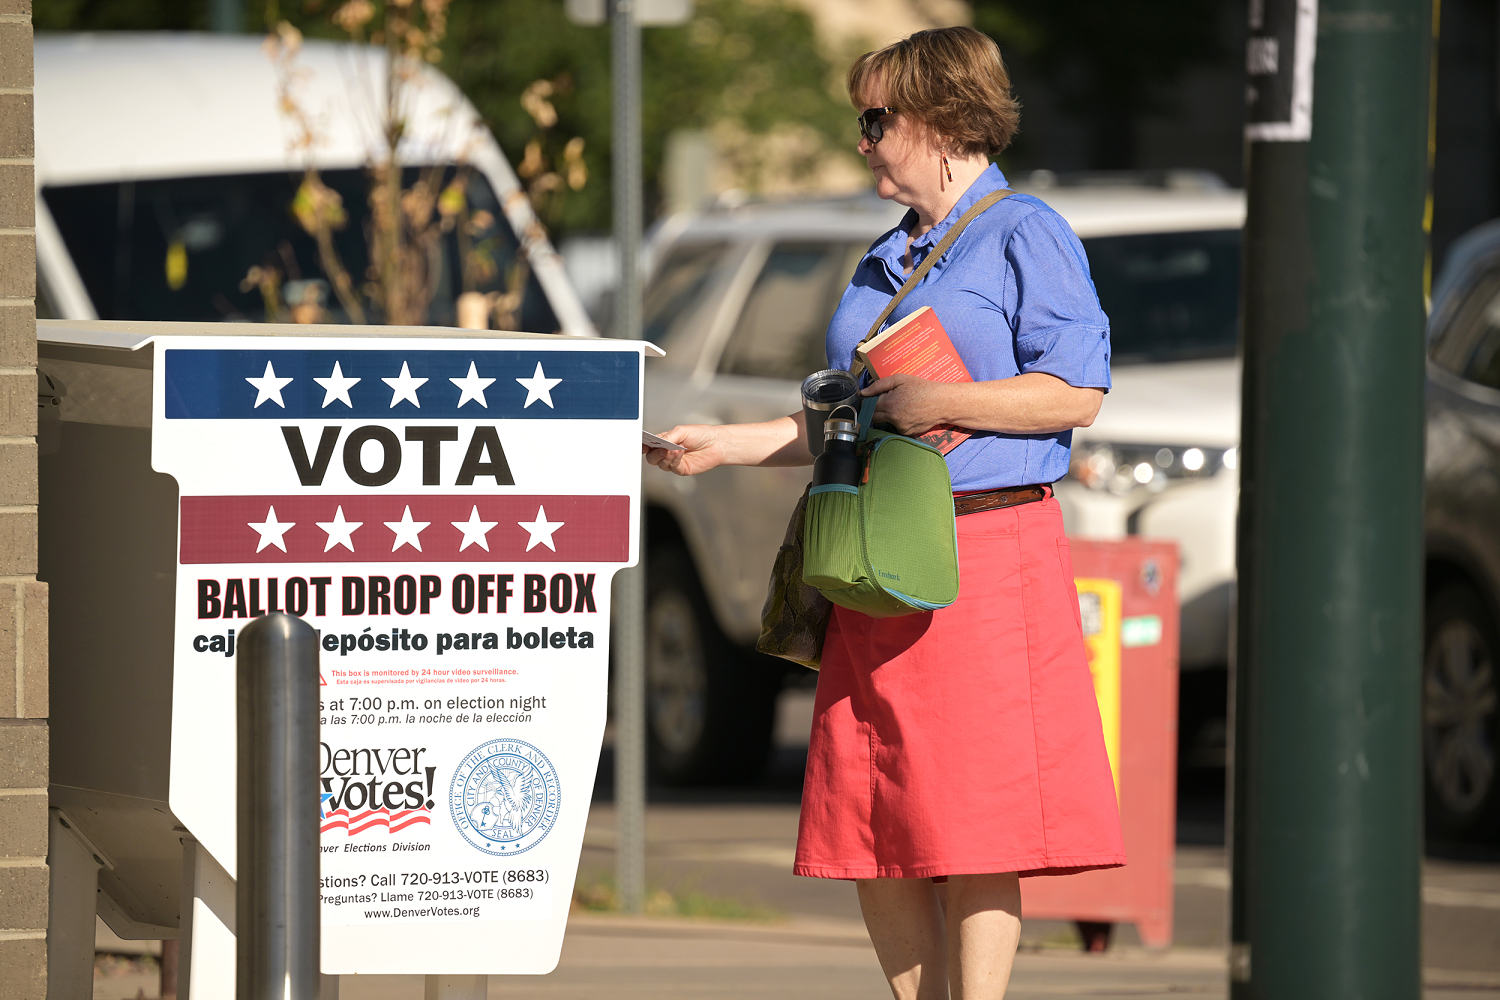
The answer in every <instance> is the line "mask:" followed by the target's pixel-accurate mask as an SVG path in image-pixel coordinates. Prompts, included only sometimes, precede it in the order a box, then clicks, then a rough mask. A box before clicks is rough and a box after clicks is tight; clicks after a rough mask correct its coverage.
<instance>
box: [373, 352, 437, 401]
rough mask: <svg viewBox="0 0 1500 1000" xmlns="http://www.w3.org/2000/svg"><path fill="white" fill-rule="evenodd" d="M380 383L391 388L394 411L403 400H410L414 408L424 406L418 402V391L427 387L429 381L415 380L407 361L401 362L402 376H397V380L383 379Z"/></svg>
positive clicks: (423, 379)
mask: <svg viewBox="0 0 1500 1000" xmlns="http://www.w3.org/2000/svg"><path fill="white" fill-rule="evenodd" d="M380 381H382V382H384V383H385V384H386V385H388V386H390V387H391V408H392V409H394V408H395V406H396V404H397V403H399V402H401V401H402V400H403V399H407V400H410V401H411V405H413V406H416V407H421V405H422V404H421V403H419V402H417V390H418V389H420V388H421V387H422V386H424V385H426V384H427V380H426V379H425V378H413V377H412V374H411V369H410V368H408V367H407V364H406V362H405V361H403V362H401V374H400V375H397V376H396V377H395V378H383V379H381V380H380Z"/></svg>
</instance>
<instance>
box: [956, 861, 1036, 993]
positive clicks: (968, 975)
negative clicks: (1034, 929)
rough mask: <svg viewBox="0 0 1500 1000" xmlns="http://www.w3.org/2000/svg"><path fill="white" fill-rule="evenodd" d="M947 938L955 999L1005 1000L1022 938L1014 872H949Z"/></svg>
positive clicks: (1016, 878) (1018, 895)
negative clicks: (969, 873) (995, 873)
mask: <svg viewBox="0 0 1500 1000" xmlns="http://www.w3.org/2000/svg"><path fill="white" fill-rule="evenodd" d="M947 938H948V969H949V977H950V979H951V983H950V985H951V987H952V1000H1001V998H1002V997H1004V996H1005V988H1006V986H1007V985H1008V984H1009V983H1010V969H1011V966H1012V965H1013V964H1014V963H1015V958H1016V945H1017V944H1018V943H1020V940H1021V880H1020V879H1019V878H1018V877H1017V876H1016V873H1015V872H1006V873H1004V874H997V875H950V876H948V889H947Z"/></svg>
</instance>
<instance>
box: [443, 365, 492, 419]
mask: <svg viewBox="0 0 1500 1000" xmlns="http://www.w3.org/2000/svg"><path fill="white" fill-rule="evenodd" d="M448 381H449V382H452V383H453V384H454V385H456V386H458V388H459V395H458V405H459V406H463V405H464V404H465V403H467V402H468V401H469V400H471V399H472V400H474V401H475V402H477V403H478V404H479V405H480V406H482V407H484V408H485V409H486V410H488V409H489V408H490V404H489V403H487V402H485V399H484V390H486V389H488V388H489V387H490V386H491V385H493V384H494V382H495V380H494V379H492V378H480V377H479V369H477V368H475V367H474V362H472V361H470V362H469V374H467V375H465V376H464V377H463V378H450V379H449V380H448Z"/></svg>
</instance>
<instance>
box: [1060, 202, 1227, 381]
mask: <svg viewBox="0 0 1500 1000" xmlns="http://www.w3.org/2000/svg"><path fill="white" fill-rule="evenodd" d="M1084 249H1085V250H1086V251H1087V253H1088V258H1089V270H1090V272H1091V274H1092V275H1093V279H1094V288H1095V289H1096V290H1097V291H1098V293H1099V304H1100V305H1101V306H1103V307H1104V312H1105V315H1107V316H1108V317H1109V327H1110V334H1109V339H1110V351H1111V355H1112V357H1113V359H1114V360H1115V361H1116V362H1118V363H1121V364H1129V363H1132V362H1134V363H1140V362H1151V361H1184V360H1189V359H1193V358H1219V357H1225V358H1227V357H1233V356H1234V353H1235V349H1236V347H1237V345H1238V338H1239V325H1238V315H1239V282H1240V231H1239V230H1238V229H1210V230H1203V231H1198V232H1192V231H1188V232H1167V233H1142V234H1133V235H1129V236H1096V237H1093V238H1092V239H1088V240H1085V241H1084Z"/></svg>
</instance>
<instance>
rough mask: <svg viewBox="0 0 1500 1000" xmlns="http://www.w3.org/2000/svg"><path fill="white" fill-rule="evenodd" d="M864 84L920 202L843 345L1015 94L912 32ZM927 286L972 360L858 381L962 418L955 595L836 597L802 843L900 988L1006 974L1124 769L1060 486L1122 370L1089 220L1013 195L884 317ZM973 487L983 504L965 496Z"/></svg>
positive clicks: (919, 302) (790, 457)
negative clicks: (901, 612)
mask: <svg viewBox="0 0 1500 1000" xmlns="http://www.w3.org/2000/svg"><path fill="white" fill-rule="evenodd" d="M849 94H850V97H851V98H852V99H853V101H854V104H855V107H856V108H859V109H861V110H862V113H861V114H860V116H859V125H860V141H859V151H860V153H861V154H862V155H863V156H864V157H865V160H866V162H867V163H868V165H869V167H870V169H871V171H872V172H873V173H874V178H875V186H876V191H877V192H878V193H879V194H880V196H881V197H883V198H888V199H891V200H893V201H896V202H898V203H900V204H902V205H905V206H907V207H908V208H909V209H910V211H908V212H907V214H906V217H905V219H903V221H902V222H901V224H900V225H899V226H897V227H896V228H895V229H893V230H891V231H890V232H888V233H886V234H885V235H884V236H882V237H881V238H880V239H878V240H877V241H876V242H875V243H874V245H873V246H872V247H871V248H870V250H869V252H868V253H867V254H866V256H865V257H864V259H863V260H862V261H861V262H860V264H859V266H858V267H857V268H856V270H855V272H854V277H853V279H852V280H851V281H850V283H849V287H848V288H847V289H846V290H845V292H844V295H843V298H842V300H841V301H840V303H839V307H838V310H837V311H836V312H835V314H834V316H833V320H832V322H831V324H830V325H829V328H828V334H827V349H828V359H829V364H830V366H832V367H844V368H847V367H849V363H850V359H851V355H852V352H853V349H854V346H855V345H856V343H858V341H859V340H860V339H861V338H863V337H864V336H865V335H866V333H867V332H868V331H869V327H870V324H871V323H873V322H874V321H875V319H876V317H877V316H878V315H879V313H880V311H881V309H882V308H883V307H884V306H885V304H886V303H887V302H889V301H890V299H891V298H892V296H894V295H895V294H896V292H897V291H898V290H899V289H900V288H901V286H902V283H903V281H904V280H905V276H906V275H908V274H910V273H911V272H912V271H913V269H914V268H915V267H916V266H917V265H918V264H919V263H920V262H921V261H922V259H923V258H924V256H925V255H926V254H927V253H928V252H930V251H931V249H932V248H933V247H934V246H935V245H936V244H937V242H938V241H939V240H940V239H941V238H942V236H943V235H944V233H946V232H947V231H948V230H949V229H950V228H951V227H952V226H953V224H954V223H955V222H956V221H957V220H958V219H959V217H960V216H962V215H963V213H964V212H965V210H967V209H968V208H969V207H970V206H972V205H973V204H975V203H976V202H978V201H979V200H981V199H982V198H983V197H984V196H985V195H987V194H989V193H990V192H993V191H999V190H1003V189H1004V188H1005V179H1004V177H1003V176H1002V175H1001V173H1000V171H999V169H998V168H997V167H995V166H993V165H991V164H990V162H989V158H990V157H991V156H994V155H996V154H998V153H999V152H1000V151H1001V150H1003V149H1004V148H1005V147H1006V145H1007V144H1008V143H1009V141H1010V139H1011V137H1012V136H1013V135H1014V134H1015V131H1016V125H1017V122H1018V118H1019V115H1018V105H1017V104H1016V102H1015V101H1014V99H1013V98H1012V97H1011V94H1010V82H1009V79H1008V77H1007V74H1006V71H1005V68H1004V65H1003V63H1002V61H1001V58H1000V52H999V50H998V49H997V48H996V46H995V44H994V42H992V41H990V39H988V38H987V37H985V36H984V35H982V34H980V33H979V32H977V31H974V30H973V29H970V28H943V29H935V30H931V31H922V32H918V33H917V34H915V35H912V36H911V37H910V38H907V39H905V40H903V41H900V42H897V43H895V44H893V45H890V46H888V47H886V48H884V49H881V50H879V51H876V52H872V53H868V54H866V55H864V56H862V57H860V59H859V60H857V61H856V62H855V64H854V66H853V68H852V69H851V70H850V73H849ZM924 305H925V306H932V307H933V309H934V310H935V311H936V312H937V314H938V316H939V317H940V318H941V320H942V323H943V325H944V326H945V327H946V329H947V330H948V333H949V335H950V336H951V337H952V339H953V341H954V344H955V346H956V347H957V348H958V350H959V353H960V354H961V355H962V356H963V358H964V361H965V363H966V364H967V366H968V368H969V372H970V374H971V375H972V377H973V381H972V382H970V383H963V384H956V385H955V384H943V383H935V382H928V381H925V380H923V379H919V378H915V377H912V376H907V375H896V376H893V377H889V378H882V379H879V380H877V381H874V382H873V383H871V384H869V385H868V386H866V387H865V388H864V389H863V390H862V391H863V393H864V394H865V395H878V396H879V397H880V398H879V401H878V405H877V408H876V411H875V418H876V421H877V423H881V424H883V425H889V426H891V427H894V428H895V429H896V430H898V431H900V432H901V433H904V434H912V435H915V434H920V433H922V432H924V431H927V430H929V429H931V428H933V427H935V426H938V425H943V424H947V425H956V426H958V427H962V428H964V429H966V430H968V431H970V432H972V436H971V437H970V438H968V439H967V440H966V441H964V442H963V443H961V444H959V445H958V446H957V447H956V448H954V449H953V450H952V451H951V452H949V453H948V455H947V460H948V464H949V471H950V473H951V475H952V479H953V485H954V491H955V506H956V507H957V509H958V510H959V511H960V513H961V516H960V517H959V518H958V542H959V563H960V588H959V598H958V601H957V602H956V603H955V604H953V605H952V606H951V607H949V608H946V609H944V610H941V611H937V612H935V613H931V614H916V615H908V616H905V617H899V618H887V619H871V618H867V617H865V616H863V615H860V614H858V613H856V612H851V611H847V610H844V609H841V608H835V609H834V615H833V619H832V621H831V622H830V624H829V628H828V633H827V638H826V640H825V644H824V650H823V661H822V671H821V673H820V675H819V678H818V691H817V698H816V702H815V706H814V719H813V726H812V734H811V738H810V741H809V747H808V762H807V774H806V780H805V784H804V789H803V802H802V820H801V828H800V830H799V833H798V841H797V860H796V864H795V867H794V871H796V872H797V873H798V874H800V875H807V876H813V877H822V878H843V879H852V880H854V881H855V882H856V885H857V887H858V894H859V901H860V907H861V910H862V912H863V914H864V918H865V924H866V926H867V927H868V928H869V931H870V938H871V941H872V942H873V943H874V946H875V949H876V953H877V955H878V957H879V959H880V963H881V966H882V968H883V969H884V971H885V974H886V977H887V978H888V979H889V981H890V984H891V991H892V993H893V994H894V995H895V996H896V997H897V998H900V1000H926V998H946V997H948V996H949V995H950V990H951V995H952V996H953V997H955V998H959V997H962V998H966V1000H977V998H990V997H1001V996H1003V995H1004V993H1005V988H1006V984H1007V982H1008V980H1009V977H1010V969H1011V963H1012V961H1013V958H1014V955H1015V949H1016V943H1017V941H1018V939H1019V936H1020V916H1021V898H1020V882H1019V879H1020V878H1021V877H1022V876H1033V875H1058V874H1066V873H1069V872H1076V871H1081V870H1084V869H1089V868H1104V867H1112V866H1116V865H1120V864H1123V863H1124V861H1125V856H1124V850H1123V847H1122V845H1121V839H1120V829H1119V817H1118V812H1117V808H1116V803H1115V793H1114V786H1113V782H1112V780H1111V777H1110V771H1109V765H1108V761H1107V760H1106V757H1105V751H1104V743H1103V738H1102V736H1101V733H1100V724H1099V713H1098V707H1097V704H1096V703H1095V700H1094V695H1093V688H1092V685H1091V683H1090V679H1089V672H1088V667H1087V662H1086V658H1085V652H1084V646H1083V638H1082V634H1081V630H1080V625H1079V619H1078V598H1077V592H1076V590H1075V589H1074V586H1073V576H1072V567H1071V564H1070V560H1069V556H1068V548H1067V541H1066V539H1065V538H1064V536H1063V530H1062V517H1061V514H1060V512H1059V509H1058V507H1057V502H1056V501H1055V500H1054V499H1052V497H1051V487H1050V484H1051V483H1052V482H1053V481H1055V480H1057V479H1059V478H1061V477H1062V476H1063V474H1064V473H1066V471H1067V468H1068V450H1069V442H1070V440H1071V432H1072V429H1073V428H1074V427H1086V426H1088V424H1089V423H1090V422H1091V421H1092V420H1093V418H1094V416H1095V414H1096V413H1097V412H1098V410H1099V405H1100V403H1101V401H1102V399H1103V396H1104V393H1105V391H1106V390H1107V389H1108V388H1109V325H1108V321H1107V320H1106V318H1105V316H1104V314H1103V312H1102V311H1101V310H1100V308H1099V302H1098V297H1097V295H1096V294H1095V292H1094V288H1093V284H1092V282H1091V281H1090V279H1089V275H1088V263H1087V260H1086V259H1085V257H1084V254H1083V249H1082V247H1081V246H1080V245H1079V243H1078V240H1077V237H1075V236H1074V235H1073V233H1072V231H1071V230H1070V229H1069V228H1068V226H1067V224H1066V223H1065V222H1063V221H1062V219H1061V218H1060V217H1059V216H1058V215H1057V214H1056V213H1054V212H1053V211H1052V210H1051V209H1049V208H1047V207H1046V206H1045V205H1044V204H1043V203H1042V202H1040V201H1038V200H1037V199H1035V198H1033V197H1030V196H1026V195H1019V194H1017V195H1012V196H1010V197H1007V198H1005V199H1004V200H1002V201H1000V202H998V203H997V204H995V205H994V206H992V207H991V208H989V209H988V210H987V211H985V212H984V214H982V215H980V216H979V217H978V218H976V219H975V220H973V221H972V223H971V224H970V225H969V226H968V228H966V229H965V230H963V232H962V233H961V234H960V236H959V237H958V240H957V242H955V243H954V244H953V246H952V248H951V249H950V250H949V251H948V253H947V255H946V257H945V258H943V259H942V260H940V261H939V262H938V263H936V264H935V265H934V267H933V268H932V270H931V271H930V272H929V273H928V274H927V275H926V277H925V278H923V279H922V281H921V283H920V284H919V285H917V286H916V287H915V288H914V289H912V291H911V292H910V294H908V295H907V296H906V297H905V299H903V300H902V302H901V303H900V304H899V306H898V307H897V309H896V310H895V312H894V313H893V315H892V316H891V317H890V319H889V322H895V321H896V320H898V319H900V318H901V317H903V316H905V315H907V314H909V313H911V312H912V311H914V310H916V309H918V308H921V307H922V306H924ZM664 436H665V437H666V438H668V439H669V440H671V441H674V442H677V443H679V444H681V445H682V446H683V450H681V451H671V450H666V449H651V450H649V451H648V452H647V459H648V460H649V461H650V462H652V463H653V464H655V465H657V466H660V467H661V468H663V469H666V470H668V471H671V472H675V473H678V474H679V475H695V474H697V473H700V472H704V471H706V470H708V469H712V468H714V467H716V466H719V465H726V464H732V465H793V464H804V463H807V462H810V461H811V454H810V452H809V449H808V444H807V440H806V432H805V427H804V421H803V417H802V414H801V413H800V412H799V413H794V414H792V415H790V416H787V417H783V418H780V419H778V420H773V421H768V422H765V423H758V424H731V425H724V426H704V425H692V426H679V427H675V428H673V429H672V430H670V431H668V432H667V433H666V434H665V435H664ZM970 511H972V512H970Z"/></svg>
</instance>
